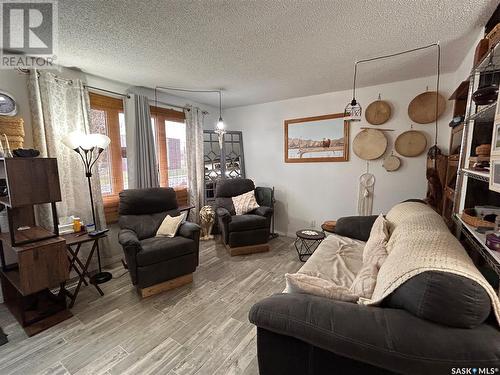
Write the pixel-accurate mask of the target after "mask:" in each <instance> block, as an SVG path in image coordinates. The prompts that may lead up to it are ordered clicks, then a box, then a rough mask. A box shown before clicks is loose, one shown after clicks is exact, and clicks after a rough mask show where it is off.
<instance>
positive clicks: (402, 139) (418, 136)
mask: <svg viewBox="0 0 500 375" xmlns="http://www.w3.org/2000/svg"><path fill="white" fill-rule="evenodd" d="M426 147H427V138H425V134H424V133H422V132H420V131H418V130H408V131H406V132H404V133H401V134H400V135H398V137H397V138H396V142H395V143H394V148H395V149H396V151H397V152H398V153H399V154H401V155H403V156H407V157H414V156H418V155H420V154H422V153H423V152H424V151H425V149H426Z"/></svg>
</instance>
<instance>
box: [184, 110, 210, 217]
mask: <svg viewBox="0 0 500 375" xmlns="http://www.w3.org/2000/svg"><path fill="white" fill-rule="evenodd" d="M184 113H185V115H186V151H187V164H188V190H189V202H190V204H192V205H194V206H195V208H194V210H191V215H192V217H191V218H190V219H191V220H192V221H194V222H196V223H198V222H199V213H200V208H201V207H202V206H203V203H204V194H205V193H204V174H205V167H204V156H203V155H204V154H203V121H204V117H205V115H204V113H203V111H202V110H201V109H199V108H196V107H190V108H187V109H185V110H184Z"/></svg>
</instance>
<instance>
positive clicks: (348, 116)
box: [344, 61, 362, 122]
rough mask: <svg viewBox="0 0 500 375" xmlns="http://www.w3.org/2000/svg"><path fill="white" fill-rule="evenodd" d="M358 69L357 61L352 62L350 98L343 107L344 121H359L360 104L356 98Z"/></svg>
mask: <svg viewBox="0 0 500 375" xmlns="http://www.w3.org/2000/svg"><path fill="white" fill-rule="evenodd" d="M357 71H358V62H357V61H356V62H355V63H354V79H353V85H352V100H351V102H350V103H348V104H347V105H346V107H345V109H344V120H345V121H353V122H356V121H361V113H362V108H361V105H360V104H359V103H358V102H357V100H356V73H357Z"/></svg>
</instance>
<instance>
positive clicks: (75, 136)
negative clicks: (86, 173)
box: [62, 131, 85, 150]
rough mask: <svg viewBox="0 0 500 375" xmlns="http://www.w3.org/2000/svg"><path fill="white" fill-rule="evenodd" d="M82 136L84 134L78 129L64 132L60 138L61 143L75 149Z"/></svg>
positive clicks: (78, 145)
mask: <svg viewBox="0 0 500 375" xmlns="http://www.w3.org/2000/svg"><path fill="white" fill-rule="evenodd" d="M83 137H85V134H83V133H81V132H78V131H74V132H71V133H68V134H66V135H65V136H64V137H63V138H62V143H63V144H64V145H65V146H67V147H69V148H70V149H72V150H76V149H77V148H78V147H80V141H81V140H82V138H83Z"/></svg>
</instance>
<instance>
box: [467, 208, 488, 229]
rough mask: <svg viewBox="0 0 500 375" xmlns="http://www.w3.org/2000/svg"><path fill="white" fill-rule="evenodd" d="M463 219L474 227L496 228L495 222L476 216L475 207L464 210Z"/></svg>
mask: <svg viewBox="0 0 500 375" xmlns="http://www.w3.org/2000/svg"><path fill="white" fill-rule="evenodd" d="M462 220H463V221H464V222H465V223H466V224H469V225H472V226H473V227H476V228H477V227H486V228H495V223H492V222H489V221H486V220H481V218H479V217H478V216H476V210H475V209H473V208H465V209H464V210H463V211H462Z"/></svg>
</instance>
